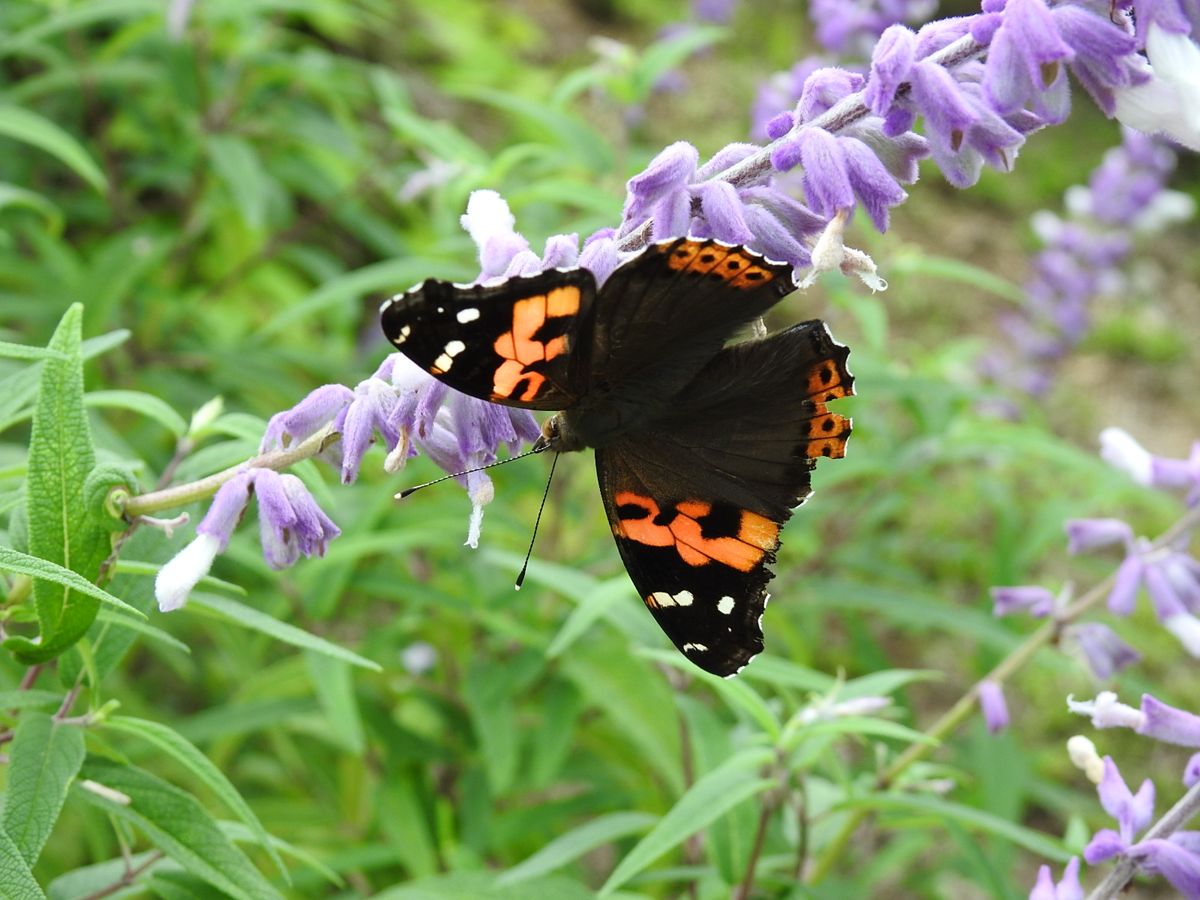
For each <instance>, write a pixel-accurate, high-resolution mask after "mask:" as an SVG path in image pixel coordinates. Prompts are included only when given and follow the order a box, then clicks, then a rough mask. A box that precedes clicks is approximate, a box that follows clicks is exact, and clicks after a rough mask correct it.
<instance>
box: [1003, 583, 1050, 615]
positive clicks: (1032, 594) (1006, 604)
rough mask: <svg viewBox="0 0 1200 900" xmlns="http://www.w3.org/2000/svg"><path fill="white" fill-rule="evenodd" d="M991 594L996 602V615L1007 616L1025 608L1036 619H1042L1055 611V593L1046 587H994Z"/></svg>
mask: <svg viewBox="0 0 1200 900" xmlns="http://www.w3.org/2000/svg"><path fill="white" fill-rule="evenodd" d="M991 594H992V603H993V604H994V605H993V607H992V614H993V615H996V616H1007V615H1011V614H1012V613H1015V612H1019V611H1022V610H1024V611H1027V612H1028V613H1029V614H1030V615H1031V616H1033V617H1034V618H1035V619H1042V618H1045V617H1046V616H1048V615H1050V613H1052V612H1054V606H1055V600H1054V595H1053V594H1052V593H1050V591H1048V590H1046V588H1044V587H1036V586H1034V585H1022V586H1019V587H994V588H992V589H991Z"/></svg>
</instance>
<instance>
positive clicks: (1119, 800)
mask: <svg viewBox="0 0 1200 900" xmlns="http://www.w3.org/2000/svg"><path fill="white" fill-rule="evenodd" d="M1096 790H1097V793H1098V794H1099V795H1100V805H1101V806H1103V807H1104V811H1105V812H1107V813H1108V814H1109V815H1110V816H1112V817H1113V818H1114V819H1116V820H1117V827H1118V829H1119V831H1120V835H1121V839H1122V840H1123V841H1126V842H1130V841H1132V840H1133V836H1134V835H1135V834H1137V833H1138V832H1139V831H1141V830H1142V829H1143V828H1145V827H1146V826H1147V825H1149V824H1150V820H1151V819H1152V818H1154V782H1152V781H1151V780H1150V779H1149V778H1147V779H1146V780H1145V781H1143V782H1142V786H1141V787H1140V788H1138V792H1137V793H1136V794H1134V793H1132V792H1131V791H1130V790H1129V788H1128V786H1127V785H1126V784H1125V779H1124V778H1122V777H1121V772H1120V770H1119V769H1118V768H1117V764H1116V763H1115V762H1113V760H1112V757H1111V756H1106V757H1104V778H1103V780H1102V781H1101V782H1100V784H1099V785H1098V786H1097V788H1096Z"/></svg>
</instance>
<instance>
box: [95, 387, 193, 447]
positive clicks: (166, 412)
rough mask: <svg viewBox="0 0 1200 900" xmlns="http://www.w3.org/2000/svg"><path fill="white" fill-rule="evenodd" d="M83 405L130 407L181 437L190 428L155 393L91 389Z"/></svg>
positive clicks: (115, 407) (116, 407)
mask: <svg viewBox="0 0 1200 900" xmlns="http://www.w3.org/2000/svg"><path fill="white" fill-rule="evenodd" d="M83 405H84V406H89V407H106V408H114V409H129V410H132V411H133V412H136V413H141V414H142V415H143V416H145V417H146V418H147V419H153V420H154V421H155V422H158V423H159V424H160V425H162V426H163V428H165V429H167V431H169V432H171V434H173V435H175V436H176V437H181V436H182V435H184V434H185V433H186V432H187V429H188V423H187V421H186V420H185V419H184V418H183V416H181V415H180V414H179V413H177V412H175V410H174V409H172V408H171V406H170V404H168V403H166V402H165V401H163V400H160V399H159V398H158V397H155V396H154V395H153V394H143V393H142V392H141V391H91V392H90V393H87V394H84V396H83Z"/></svg>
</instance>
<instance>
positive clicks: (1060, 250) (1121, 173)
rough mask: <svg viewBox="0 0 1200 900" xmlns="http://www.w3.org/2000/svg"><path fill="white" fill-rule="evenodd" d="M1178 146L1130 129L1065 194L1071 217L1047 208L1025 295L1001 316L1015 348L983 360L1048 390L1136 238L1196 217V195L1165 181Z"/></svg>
mask: <svg viewBox="0 0 1200 900" xmlns="http://www.w3.org/2000/svg"><path fill="white" fill-rule="evenodd" d="M1175 161H1176V157H1175V154H1174V153H1173V152H1172V151H1171V150H1169V149H1168V148H1167V147H1166V146H1165V145H1164V144H1163V143H1162V142H1161V141H1159V140H1156V139H1154V138H1150V137H1147V136H1146V135H1144V134H1140V133H1138V132H1136V131H1132V130H1130V129H1126V130H1125V131H1124V134H1123V137H1122V142H1121V144H1120V146H1118V147H1114V148H1112V149H1111V150H1109V151H1108V152H1107V153H1106V154H1105V155H1104V159H1103V161H1102V162H1101V163H1100V165H1099V166H1097V168H1096V169H1095V171H1094V172H1092V175H1091V177H1090V179H1089V181H1088V184H1087V186H1086V187H1084V186H1083V185H1077V186H1075V187H1072V188H1071V189H1069V190H1068V191H1067V194H1066V198H1065V199H1066V203H1065V206H1066V218H1065V219H1064V218H1061V217H1059V216H1056V215H1055V214H1053V213H1051V212H1049V211H1046V210H1043V211H1041V212H1039V213H1037V214H1036V215H1034V217H1033V220H1032V224H1033V230H1034V232H1035V233H1036V234H1037V236H1038V237H1039V238H1040V239H1041V241H1042V243H1043V244H1044V249H1042V250H1041V251H1040V252H1039V253H1038V254H1037V255H1036V256H1035V257H1034V259H1033V263H1032V273H1031V275H1030V277H1029V279H1028V280H1027V281H1026V284H1025V300H1024V302H1023V304H1022V305H1021V307H1020V308H1019V309H1017V310H1014V311H1012V312H1009V313H1007V314H1005V315H1004V316H1003V317H1002V318H1001V322H1000V324H1001V327H1002V329H1003V330H1004V331H1005V332H1006V333H1007V335H1008V336H1009V338H1010V339H1011V341H1012V351H1011V352H1008V353H1005V352H1000V351H997V352H994V353H991V354H989V355H988V356H986V357H985V358H984V360H983V362H982V368H983V371H984V373H985V375H987V376H988V377H989V378H991V379H992V380H993V381H995V382H998V383H1001V384H1005V385H1008V386H1011V387H1013V388H1015V389H1017V390H1019V391H1022V392H1025V393H1029V394H1033V395H1035V396H1037V395H1040V394H1043V393H1044V392H1045V391H1046V390H1047V389H1048V388H1049V387H1050V385H1051V383H1052V380H1051V375H1052V372H1053V369H1054V367H1055V365H1056V364H1057V363H1058V362H1059V361H1060V360H1061V359H1063V358H1064V357H1065V356H1066V355H1067V353H1068V352H1070V350H1071V349H1072V348H1074V347H1075V346H1076V344H1078V343H1079V341H1080V340H1081V339H1082V338H1083V337H1084V336H1085V334H1086V333H1087V331H1088V329H1089V327H1090V324H1091V322H1090V319H1091V315H1090V307H1091V305H1092V303H1093V301H1094V300H1095V299H1096V298H1097V297H1099V296H1104V295H1115V294H1118V293H1119V292H1120V291H1121V289H1122V288H1123V286H1124V277H1123V275H1122V272H1121V267H1122V265H1123V264H1124V263H1125V262H1126V261H1127V260H1128V258H1129V256H1130V253H1131V251H1132V249H1133V243H1134V240H1135V239H1136V238H1137V237H1139V236H1145V235H1148V234H1153V233H1155V232H1157V231H1160V230H1161V229H1163V228H1165V227H1167V226H1169V225H1172V224H1175V223H1177V222H1182V221H1185V220H1187V219H1188V218H1190V217H1191V216H1192V214H1193V212H1194V206H1195V204H1194V201H1193V200H1192V199H1191V198H1190V197H1188V196H1187V195H1186V194H1182V193H1180V192H1178V191H1171V190H1167V189H1166V182H1167V179H1168V177H1169V176H1170V175H1171V173H1172V171H1174V168H1175Z"/></svg>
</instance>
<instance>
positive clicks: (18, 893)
mask: <svg viewBox="0 0 1200 900" xmlns="http://www.w3.org/2000/svg"><path fill="white" fill-rule="evenodd" d="M0 885H3V890H4V900H46V895H45V894H44V893H42V889H41V888H40V887H38V883H37V881H35V880H34V877H33V872H31V871H30V867H29V863H27V862H25V858H24V857H23V856H22V855H21V851H20V849H19V848H18V847H17V845H16V844H15V843H13V839H12V838H10V837H9V836H8V834H7V832H5V831H4V830H3V829H0Z"/></svg>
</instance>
